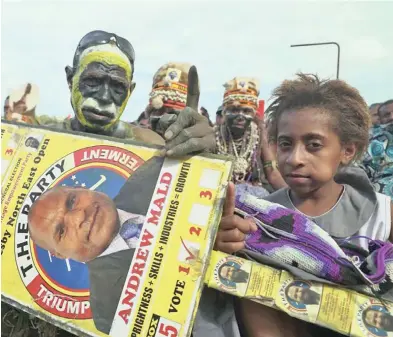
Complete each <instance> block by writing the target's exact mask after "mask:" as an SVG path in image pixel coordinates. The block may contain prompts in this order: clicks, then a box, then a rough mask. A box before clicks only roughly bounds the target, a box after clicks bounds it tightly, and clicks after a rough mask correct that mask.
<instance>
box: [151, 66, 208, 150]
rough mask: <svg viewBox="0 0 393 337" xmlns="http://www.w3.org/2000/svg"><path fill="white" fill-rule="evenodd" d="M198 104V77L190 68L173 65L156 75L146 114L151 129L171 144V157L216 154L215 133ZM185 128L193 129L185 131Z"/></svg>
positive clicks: (191, 67)
mask: <svg viewBox="0 0 393 337" xmlns="http://www.w3.org/2000/svg"><path fill="white" fill-rule="evenodd" d="M198 100H199V80H198V74H197V72H196V69H195V67H193V66H191V65H190V64H188V63H180V62H170V63H167V64H164V65H163V66H161V67H160V68H159V69H158V70H157V72H156V73H155V74H154V77H153V85H152V90H151V92H150V99H149V105H148V106H147V108H146V114H147V115H148V116H149V118H150V125H151V128H152V129H153V130H154V131H156V132H157V133H159V134H160V135H163V136H164V137H165V139H166V140H167V143H166V147H167V149H169V151H168V154H169V155H178V154H181V153H184V152H185V150H184V149H186V150H187V152H188V153H191V152H199V151H203V150H211V151H214V148H215V140H214V130H213V128H212V127H210V126H209V121H208V120H207V119H206V118H205V117H204V116H202V115H201V114H200V113H198ZM187 119H190V120H192V121H193V122H192V123H190V122H188V121H187ZM174 121H176V122H175V123H174ZM172 123H173V124H172ZM182 125H188V126H189V127H187V128H184V127H183V128H182ZM175 136H176V137H175ZM168 137H169V139H168Z"/></svg>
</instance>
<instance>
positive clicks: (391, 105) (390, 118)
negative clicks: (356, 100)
mask: <svg viewBox="0 0 393 337" xmlns="http://www.w3.org/2000/svg"><path fill="white" fill-rule="evenodd" d="M378 117H379V121H380V124H381V125H388V124H392V123H393V99H390V100H388V101H386V102H385V103H382V104H381V105H380V106H379V108H378Z"/></svg>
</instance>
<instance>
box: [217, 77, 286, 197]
mask: <svg viewBox="0 0 393 337" xmlns="http://www.w3.org/2000/svg"><path fill="white" fill-rule="evenodd" d="M224 87H225V93H224V101H223V111H222V114H223V123H222V124H221V125H217V126H216V143H217V152H218V153H219V154H230V155H232V156H234V157H235V164H234V168H233V178H232V180H233V181H234V182H235V183H236V184H243V183H245V182H251V181H252V183H253V185H254V186H253V188H254V189H255V188H257V189H260V188H261V186H262V185H263V186H264V187H265V189H267V191H269V192H272V191H273V190H274V189H278V188H281V187H282V186H283V184H284V182H283V180H282V178H281V176H280V174H279V172H278V170H277V169H276V162H275V160H274V155H273V153H272V152H271V150H270V148H269V146H268V141H267V137H266V132H265V130H264V128H263V126H262V123H259V122H258V120H257V118H256V111H257V109H258V96H259V82H258V80H256V79H255V78H245V77H236V78H234V79H232V80H230V81H228V82H227V83H225V84H224ZM257 123H258V124H261V126H260V127H259V125H258V124H257ZM261 131H262V132H261ZM263 171H265V172H264V173H265V175H266V178H267V180H268V181H266V180H265V178H264V177H263ZM268 183H270V186H269V184H268ZM244 186H245V187H247V188H248V189H250V188H251V187H249V186H248V184H247V185H244ZM267 191H265V192H266V194H267ZM248 192H251V193H253V192H252V191H248ZM253 194H257V195H258V196H261V193H260V191H255V193H253Z"/></svg>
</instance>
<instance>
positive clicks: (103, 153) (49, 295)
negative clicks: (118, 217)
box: [15, 145, 144, 319]
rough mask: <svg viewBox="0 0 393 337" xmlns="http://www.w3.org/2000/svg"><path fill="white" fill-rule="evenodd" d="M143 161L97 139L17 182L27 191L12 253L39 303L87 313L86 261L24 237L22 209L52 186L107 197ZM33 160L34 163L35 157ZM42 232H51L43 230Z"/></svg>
mask: <svg viewBox="0 0 393 337" xmlns="http://www.w3.org/2000/svg"><path fill="white" fill-rule="evenodd" d="M143 163H144V161H143V159H141V158H140V157H139V156H137V155H135V154H134V153H133V152H130V151H128V150H125V149H121V148H118V147H114V146H107V145H102V146H93V147H87V148H83V149H80V150H77V151H75V152H72V153H70V154H68V155H67V156H65V157H63V158H61V159H59V160H58V161H56V162H55V163H53V164H52V165H50V166H48V168H47V170H46V171H45V172H44V173H43V174H42V175H41V176H40V177H38V178H35V177H34V175H35V174H34V170H35V171H37V167H33V168H32V169H31V170H32V172H31V174H30V176H32V177H34V178H31V179H29V180H28V182H26V183H24V185H23V188H26V190H27V191H28V192H27V194H26V197H25V198H24V202H23V204H22V205H21V208H20V209H21V211H20V212H19V216H18V219H17V228H16V231H15V258H16V262H17V266H18V270H19V274H20V277H21V279H22V281H23V283H24V285H25V286H26V289H27V290H28V291H29V293H30V294H31V296H32V297H33V299H34V300H35V303H36V304H38V305H39V306H40V307H41V308H43V309H45V310H46V311H48V312H50V313H51V314H53V315H56V316H59V317H63V318H72V319H90V318H91V317H92V314H91V310H90V302H89V277H88V268H87V265H86V264H85V263H81V262H77V261H74V260H72V259H63V258H60V257H56V256H53V255H52V253H51V252H49V251H47V250H45V249H42V248H40V247H39V246H37V245H36V244H34V243H33V241H31V240H30V236H29V232H28V225H27V223H28V213H29V210H30V207H31V206H32V204H33V203H34V201H35V200H37V199H38V198H39V197H40V196H41V195H42V194H43V193H45V192H46V191H47V190H48V189H49V188H52V187H55V186H56V187H58V186H62V187H64V188H66V187H76V188H84V189H89V190H91V191H97V192H102V193H105V194H106V195H107V196H109V197H110V198H111V199H113V198H115V197H116V195H117V194H118V193H119V191H120V189H121V187H122V186H123V185H124V183H125V182H126V181H127V179H128V178H129V177H130V176H131V175H132V173H133V172H134V171H135V170H136V169H137V168H138V167H139V166H141V165H142V164H143ZM36 164H37V166H38V165H39V164H40V163H36ZM59 207H61V206H59ZM40 216H41V217H42V216H45V215H41V214H40ZM51 228H52V227H51ZM46 235H48V236H49V235H55V234H54V233H50V230H48V233H46ZM40 239H41V238H40Z"/></svg>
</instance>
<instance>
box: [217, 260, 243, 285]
mask: <svg viewBox="0 0 393 337" xmlns="http://www.w3.org/2000/svg"><path fill="white" fill-rule="evenodd" d="M218 275H219V278H220V280H221V281H223V282H224V283H228V282H229V283H247V282H248V277H249V275H250V274H249V273H248V272H246V271H245V270H243V269H241V266H240V265H238V264H236V263H233V262H226V263H224V264H223V265H221V266H220V267H219V268H218Z"/></svg>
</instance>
